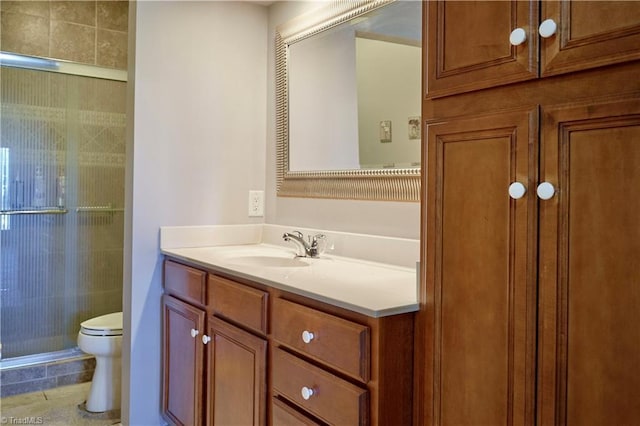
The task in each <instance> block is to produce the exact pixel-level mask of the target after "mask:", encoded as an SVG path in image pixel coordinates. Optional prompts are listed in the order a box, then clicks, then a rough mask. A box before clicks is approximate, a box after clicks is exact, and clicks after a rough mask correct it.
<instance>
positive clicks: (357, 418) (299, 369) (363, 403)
mask: <svg viewBox="0 0 640 426" xmlns="http://www.w3.org/2000/svg"><path fill="white" fill-rule="evenodd" d="M272 382H273V391H274V393H275V394H279V395H282V396H283V397H285V398H287V399H288V400H290V401H292V402H294V403H296V404H297V405H298V406H300V407H302V408H303V409H304V410H306V411H308V412H309V413H311V414H313V415H314V416H316V417H318V418H319V419H321V420H322V421H325V422H327V423H329V424H334V425H365V424H368V422H369V392H368V391H367V390H366V389H362V388H359V387H358V386H355V385H353V384H351V383H349V382H347V381H345V380H342V379H340V378H339V377H336V376H334V375H333V374H331V373H328V372H326V371H324V370H322V369H321V368H318V367H315V366H313V365H311V364H309V363H308V362H305V361H303V360H301V359H300V358H298V357H296V356H294V355H291V354H289V353H288V352H285V351H283V350H282V349H278V348H275V349H274V350H273V361H272ZM305 387H306V388H307V389H311V390H312V391H313V394H312V395H311V396H309V398H308V399H304V398H303V396H302V390H303V388H305Z"/></svg>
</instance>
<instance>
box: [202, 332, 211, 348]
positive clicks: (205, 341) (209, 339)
mask: <svg viewBox="0 0 640 426" xmlns="http://www.w3.org/2000/svg"><path fill="white" fill-rule="evenodd" d="M210 341H211V337H209V336H207V335H206V334H203V335H202V343H204V344H205V345H206V344H207V343H209V342H210Z"/></svg>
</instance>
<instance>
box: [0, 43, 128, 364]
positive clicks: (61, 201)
mask: <svg viewBox="0 0 640 426" xmlns="http://www.w3.org/2000/svg"><path fill="white" fill-rule="evenodd" d="M10 56H11V58H10V59H7V58H9V57H10ZM10 56H9V55H6V54H3V58H4V60H2V59H0V63H1V64H2V67H1V68H0V80H1V93H0V94H1V115H0V118H1V120H0V135H1V144H0V184H1V185H0V203H1V205H0V209H1V212H0V315H1V318H0V362H1V364H0V365H2V366H3V368H4V367H6V366H7V365H12V366H15V365H20V364H24V365H28V364H29V363H30V362H31V360H33V359H43V358H46V354H65V353H74V348H75V347H76V336H77V333H78V330H79V328H80V322H82V321H84V320H85V319H88V318H91V317H95V316H97V315H101V314H105V313H109V312H116V311H121V310H122V264H123V238H124V236H123V234H124V214H123V207H124V174H125V173H124V170H125V122H126V119H125V96H126V94H125V92H126V73H125V72H123V71H116V70H108V69H101V68H98V67H93V66H77V67H74V66H73V64H65V63H61V62H55V61H48V60H42V59H37V58H29V57H15V58H17V59H16V61H17V62H13V61H14V59H15V58H14V55H10ZM47 61H48V62H47ZM31 64H33V66H32V65H31ZM7 65H9V66H7ZM33 68H36V69H33ZM76 351H77V350H76ZM43 355H44V356H43ZM12 360H13V361H15V362H14V363H13V364H11V363H10V361H12Z"/></svg>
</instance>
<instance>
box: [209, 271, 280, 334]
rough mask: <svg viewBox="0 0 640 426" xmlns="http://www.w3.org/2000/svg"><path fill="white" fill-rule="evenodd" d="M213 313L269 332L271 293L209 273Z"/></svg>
mask: <svg viewBox="0 0 640 426" xmlns="http://www.w3.org/2000/svg"><path fill="white" fill-rule="evenodd" d="M209 285H210V286H211V291H210V293H209V306H211V307H212V308H213V313H214V314H215V315H217V316H220V317H222V318H225V319H228V320H230V321H233V322H235V323H237V324H239V325H243V326H245V327H247V328H249V329H251V330H254V331H257V332H258V333H261V334H263V335H266V334H267V303H268V301H269V293H267V292H266V291H262V290H258V289H255V288H252V287H249V286H246V285H243V284H240V283H237V282H235V281H231V280H228V279H226V278H222V277H219V276H217V275H212V274H209Z"/></svg>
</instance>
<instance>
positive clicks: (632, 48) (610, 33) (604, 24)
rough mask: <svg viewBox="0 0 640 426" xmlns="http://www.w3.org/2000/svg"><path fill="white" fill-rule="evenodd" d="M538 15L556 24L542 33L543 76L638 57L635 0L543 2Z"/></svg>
mask: <svg viewBox="0 0 640 426" xmlns="http://www.w3.org/2000/svg"><path fill="white" fill-rule="evenodd" d="M540 16H541V19H540V20H541V22H544V21H546V20H548V19H552V20H553V21H554V22H555V23H556V26H557V30H556V32H555V33H554V34H552V35H549V37H547V38H544V37H542V36H541V40H540V52H541V53H540V70H541V72H540V74H541V75H542V76H548V75H555V74H563V73H567V72H573V71H578V70H583V69H588V68H595V67H599V66H603V65H609V64H615V63H619V62H625V61H629V60H633V59H638V58H640V4H639V3H638V2H637V1H566V0H564V1H544V2H542V6H541V14H540ZM551 28H552V27H551Z"/></svg>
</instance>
